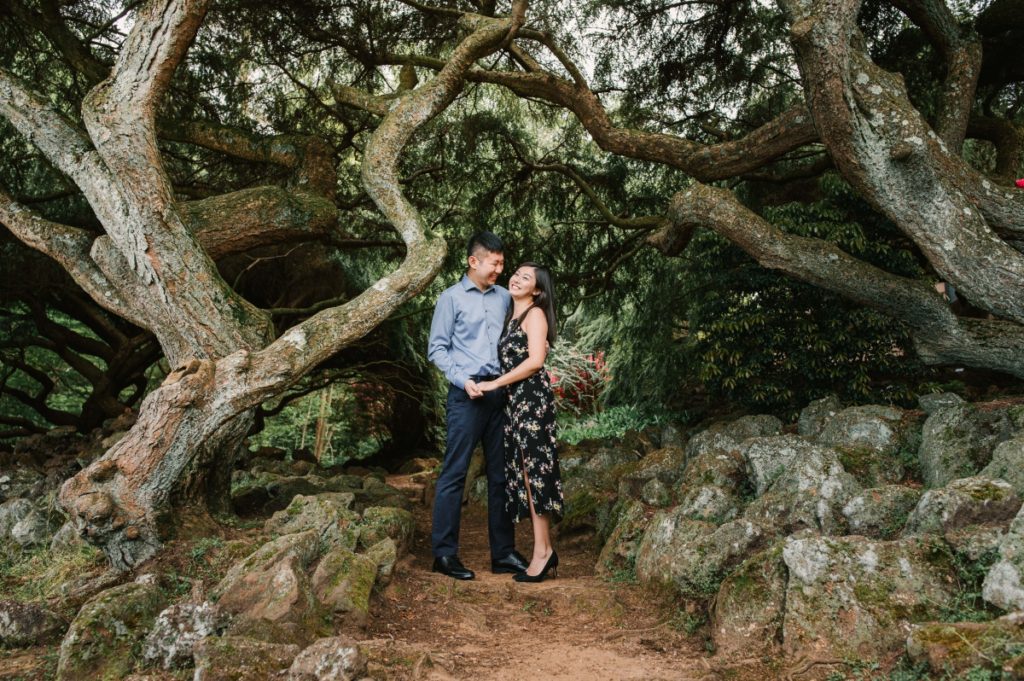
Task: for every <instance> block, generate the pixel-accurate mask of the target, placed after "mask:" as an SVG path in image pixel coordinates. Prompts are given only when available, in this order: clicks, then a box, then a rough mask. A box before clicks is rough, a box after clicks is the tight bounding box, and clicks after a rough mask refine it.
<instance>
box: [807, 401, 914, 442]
mask: <svg viewBox="0 0 1024 681" xmlns="http://www.w3.org/2000/svg"><path fill="white" fill-rule="evenodd" d="M902 423H903V411H902V410H901V409H896V408H895V407H886V406H881V405H877V404H866V405H858V406H855V407H847V408H846V409H842V410H840V411H839V412H838V413H836V414H834V415H833V416H832V417H831V418H830V419H829V420H828V422H827V423H825V425H824V427H823V428H822V429H821V431H820V432H819V433H818V435H817V436H816V437H815V438H814V439H815V441H816V442H818V443H820V444H822V445H825V446H826V447H834V448H837V449H838V448H844V449H870V450H872V451H876V452H885V451H889V452H892V451H895V450H896V448H897V447H898V446H899V443H900V441H901V437H900V425H901V424H902Z"/></svg>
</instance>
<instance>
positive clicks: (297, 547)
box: [211, 530, 322, 643]
mask: <svg viewBox="0 0 1024 681" xmlns="http://www.w3.org/2000/svg"><path fill="white" fill-rule="evenodd" d="M318 551H319V534H318V532H317V531H316V530H307V531H305V532H297V533H294V534H286V535H284V536H282V537H279V538H277V539H275V540H274V541H271V542H267V543H266V544H264V545H263V546H261V547H260V548H259V549H257V550H256V551H254V552H253V553H252V554H251V555H249V556H248V557H246V558H245V559H243V560H241V561H239V562H238V563H236V564H235V565H233V566H232V567H231V568H230V569H229V570H228V573H227V574H226V575H225V576H224V578H223V579H222V580H221V581H220V583H219V584H217V586H215V587H214V589H213V591H212V592H211V597H212V598H213V599H214V600H215V601H216V603H217V610H218V611H219V612H220V613H224V614H225V615H228V616H230V617H232V618H233V621H232V623H231V625H230V627H229V629H228V631H229V632H230V633H232V634H244V635H246V636H250V637H253V638H260V639H264V640H276V641H282V640H283V641H285V642H289V643H291V642H295V643H308V642H309V641H311V640H313V639H314V638H316V633H317V632H318V631H319V628H318V625H319V624H321V623H322V621H321V620H322V618H321V616H320V609H319V606H318V604H317V601H316V598H315V597H314V595H313V591H312V588H311V586H310V583H309V577H308V575H307V573H306V570H307V568H308V567H309V565H310V564H311V563H312V562H313V560H315V559H316V557H317V555H318Z"/></svg>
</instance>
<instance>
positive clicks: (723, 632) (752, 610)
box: [711, 542, 787, 656]
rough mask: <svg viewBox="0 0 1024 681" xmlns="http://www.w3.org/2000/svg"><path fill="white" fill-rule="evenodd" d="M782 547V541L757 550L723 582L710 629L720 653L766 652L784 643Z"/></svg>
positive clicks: (748, 654) (784, 592)
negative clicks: (763, 549) (759, 550)
mask: <svg viewBox="0 0 1024 681" xmlns="http://www.w3.org/2000/svg"><path fill="white" fill-rule="evenodd" d="M782 547H783V543H782V542H779V543H777V544H776V545H775V546H773V547H771V548H769V549H767V550H765V551H761V552H760V553H757V554H754V555H753V556H751V557H750V558H748V559H747V560H745V561H743V563H742V564H741V565H740V566H739V567H738V568H736V570H735V571H734V572H733V573H732V574H730V575H729V576H728V577H726V578H725V580H724V581H723V582H722V586H721V588H720V589H719V590H718V595H717V596H716V597H715V609H714V613H713V621H712V629H711V635H712V637H713V639H714V641H715V649H716V650H717V651H718V652H719V653H723V654H725V655H738V654H743V655H744V656H752V655H760V654H767V653H769V652H771V651H772V649H774V648H776V647H777V646H778V645H779V644H780V643H781V641H782V622H783V615H784V614H785V612H786V578H787V575H786V565H785V563H783V561H782Z"/></svg>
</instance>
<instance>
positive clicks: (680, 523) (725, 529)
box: [636, 509, 770, 598]
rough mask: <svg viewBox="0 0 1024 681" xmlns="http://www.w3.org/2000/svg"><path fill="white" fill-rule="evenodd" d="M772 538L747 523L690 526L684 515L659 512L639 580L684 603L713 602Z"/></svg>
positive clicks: (645, 544) (639, 564)
mask: <svg viewBox="0 0 1024 681" xmlns="http://www.w3.org/2000/svg"><path fill="white" fill-rule="evenodd" d="M769 536H770V535H769V534H768V533H767V532H766V531H765V530H764V528H763V527H761V526H760V525H758V524H756V523H752V522H749V521H746V520H734V521H731V522H728V523H725V524H724V525H721V526H719V527H715V526H714V525H713V524H711V523H707V522H702V521H699V520H689V519H687V518H686V517H685V516H684V515H683V514H682V513H681V512H679V510H678V509H673V510H671V511H659V512H658V513H656V514H655V516H654V518H652V519H651V522H650V525H649V526H648V528H647V530H646V531H645V532H644V536H643V539H642V540H641V541H640V546H639V547H638V548H637V557H636V576H637V580H638V581H639V582H640V583H641V584H646V585H649V586H655V587H667V588H669V589H672V590H674V591H676V592H678V593H679V594H680V595H682V596H684V597H688V598H708V597H710V596H712V595H714V594H715V593H716V592H717V591H718V587H719V585H720V584H721V581H722V579H723V578H724V577H725V576H726V575H727V574H728V573H729V571H730V570H731V569H732V568H733V567H735V566H736V565H738V564H739V563H740V562H742V561H743V560H744V559H745V558H746V557H747V556H749V555H750V554H752V553H753V552H755V551H757V550H759V549H761V548H762V547H763V546H764V545H765V543H767V541H768V539H769Z"/></svg>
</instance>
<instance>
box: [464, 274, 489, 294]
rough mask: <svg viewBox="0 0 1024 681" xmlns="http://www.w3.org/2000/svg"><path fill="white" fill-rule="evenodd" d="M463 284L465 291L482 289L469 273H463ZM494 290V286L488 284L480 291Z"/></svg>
mask: <svg viewBox="0 0 1024 681" xmlns="http://www.w3.org/2000/svg"><path fill="white" fill-rule="evenodd" d="M461 284H462V290H463V291H471V290H473V289H476V290H477V291H480V289H479V287H477V285H476V284H474V283H473V280H472V279H470V278H469V275H468V274H463V275H462V281H461ZM493 290H494V287H493V286H488V287H487V288H485V289H484V290H483V291H480V293H490V292H491V291H493Z"/></svg>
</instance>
